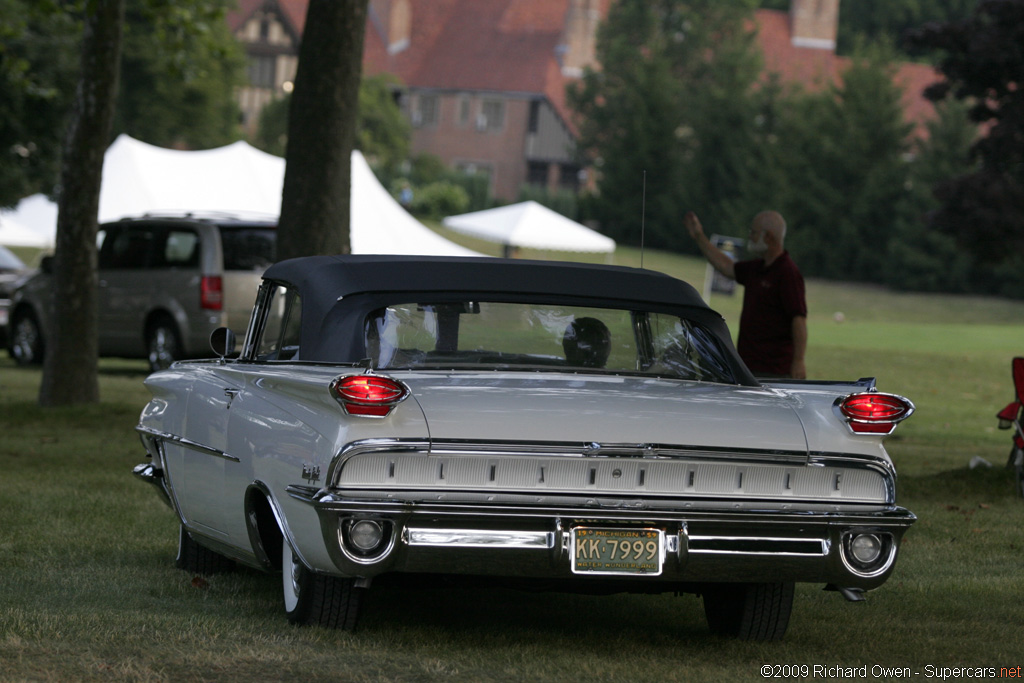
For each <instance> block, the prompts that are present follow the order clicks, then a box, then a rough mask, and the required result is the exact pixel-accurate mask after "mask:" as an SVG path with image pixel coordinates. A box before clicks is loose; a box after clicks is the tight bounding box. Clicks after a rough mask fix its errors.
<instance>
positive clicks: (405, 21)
mask: <svg viewBox="0 0 1024 683" xmlns="http://www.w3.org/2000/svg"><path fill="white" fill-rule="evenodd" d="M370 21H371V22H372V23H373V26H374V28H375V29H376V30H377V33H379V34H380V36H381V38H382V39H383V40H384V44H385V45H387V48H388V54H389V55H393V54H397V53H399V52H401V51H402V50H404V49H405V48H407V47H409V40H410V38H411V37H412V5H411V4H410V3H409V0H370Z"/></svg>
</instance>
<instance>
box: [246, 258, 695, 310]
mask: <svg viewBox="0 0 1024 683" xmlns="http://www.w3.org/2000/svg"><path fill="white" fill-rule="evenodd" d="M263 277H264V279H267V280H275V281H279V282H287V283H289V284H291V285H293V286H295V287H297V288H298V290H299V291H300V292H301V293H302V295H303V298H304V299H305V298H306V297H307V296H310V295H312V294H313V293H314V292H320V293H322V294H324V295H326V296H327V297H329V298H330V300H331V301H336V300H337V299H338V297H344V296H350V295H352V294H358V293H363V292H456V291H461V292H507V293H515V294H531V293H536V294H563V295H567V296H579V297H587V298H597V299H607V300H609V301H647V302H650V303H657V304H663V305H669V306H694V307H698V308H707V305H706V304H705V303H704V301H703V299H701V297H700V295H699V294H698V293H697V290H695V289H694V288H693V287H691V286H690V285H688V284H687V283H685V282H683V281H682V280H677V279H676V278H673V277H670V276H668V275H665V274H664V273H658V272H655V271H652V270H638V269H636V268H623V267H620V266H601V265H591V264H584V263H566V262H559V261H531V260H525V259H524V260H519V259H499V258H473V257H461V256H453V257H444V256H381V255H359V256H308V257H304V258H297V259H289V260H287V261H282V262H280V263H277V264H275V265H273V266H271V267H270V268H269V269H268V270H267V271H266V273H265V274H264V276H263Z"/></svg>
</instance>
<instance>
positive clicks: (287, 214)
mask: <svg viewBox="0 0 1024 683" xmlns="http://www.w3.org/2000/svg"><path fill="white" fill-rule="evenodd" d="M367 3H368V0H346V1H345V2H338V0H310V3H309V9H308V10H307V12H306V25H305V29H304V32H303V36H302V45H301V46H300V48H299V64H298V71H297V73H296V75H295V90H294V91H293V93H292V101H291V109H290V111H289V115H288V151H287V153H286V155H285V158H286V166H285V175H284V190H283V193H282V198H281V219H280V223H279V227H278V233H277V235H278V238H277V239H278V241H277V256H278V258H279V259H286V258H292V257H296V256H310V255H315V254H347V253H349V252H350V251H351V245H350V242H349V217H350V210H351V181H352V146H353V141H354V140H355V129H356V116H357V114H358V106H359V80H360V77H361V75H362V64H363V38H364V33H365V29H366V18H367Z"/></svg>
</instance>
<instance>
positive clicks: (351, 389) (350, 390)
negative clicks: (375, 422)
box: [331, 375, 409, 417]
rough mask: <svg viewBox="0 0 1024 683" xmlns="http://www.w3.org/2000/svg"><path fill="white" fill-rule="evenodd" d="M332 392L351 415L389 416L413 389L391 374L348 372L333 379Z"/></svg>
mask: <svg viewBox="0 0 1024 683" xmlns="http://www.w3.org/2000/svg"><path fill="white" fill-rule="evenodd" d="M331 394H332V395H333V396H334V398H335V400H337V401H338V403H340V404H341V407H342V408H344V409H345V412H346V413H348V414H349V415H361V416H364V417H387V416H388V415H389V414H390V413H391V411H392V410H393V409H394V407H395V406H396V405H398V404H399V403H401V402H402V401H404V400H405V399H406V398H407V397H408V396H409V389H408V387H406V386H405V385H404V384H402V383H401V382H399V381H398V380H394V379H391V378H390V377H383V376H381V375H348V376H347V377H338V378H337V379H335V380H334V381H333V382H332V383H331Z"/></svg>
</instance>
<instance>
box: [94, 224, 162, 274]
mask: <svg viewBox="0 0 1024 683" xmlns="http://www.w3.org/2000/svg"><path fill="white" fill-rule="evenodd" d="M156 239H157V231H156V230H155V229H153V228H132V229H130V230H111V231H110V232H109V233H108V235H107V238H106V239H105V240H103V248H102V249H101V250H100V254H99V267H100V268H110V269H112V270H116V269H127V268H145V267H146V266H147V265H148V264H149V262H150V253H151V252H152V250H153V244H154V243H155V242H156Z"/></svg>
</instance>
